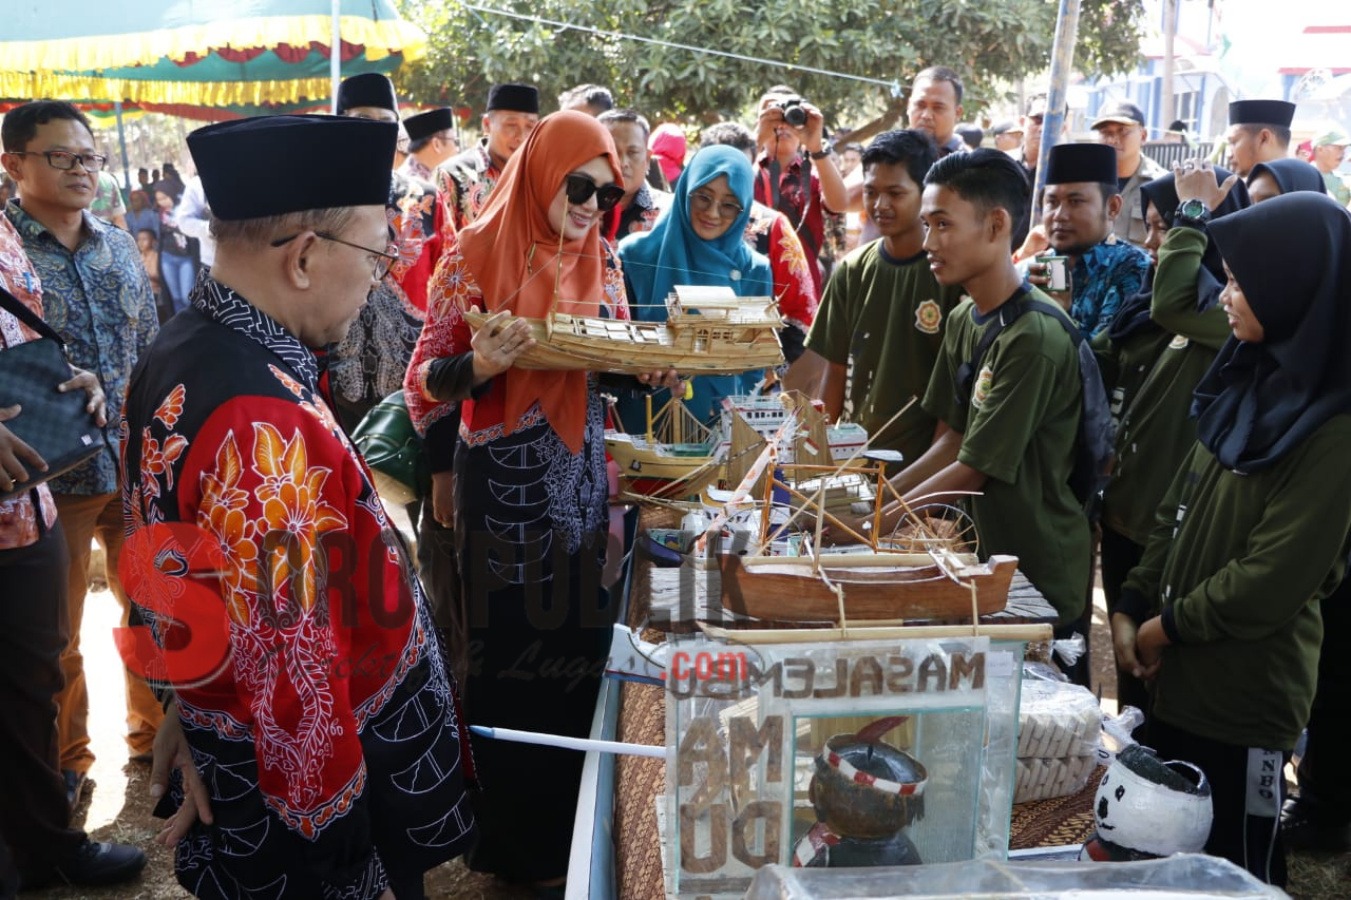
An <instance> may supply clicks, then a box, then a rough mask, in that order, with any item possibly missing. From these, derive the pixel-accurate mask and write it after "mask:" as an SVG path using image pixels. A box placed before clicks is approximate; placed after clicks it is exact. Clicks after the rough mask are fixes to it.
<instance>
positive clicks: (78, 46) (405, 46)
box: [0, 0, 427, 115]
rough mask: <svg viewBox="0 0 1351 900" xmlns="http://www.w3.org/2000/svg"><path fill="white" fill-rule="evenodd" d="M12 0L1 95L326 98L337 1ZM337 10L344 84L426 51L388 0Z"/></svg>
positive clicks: (260, 103) (0, 47)
mask: <svg viewBox="0 0 1351 900" xmlns="http://www.w3.org/2000/svg"><path fill="white" fill-rule="evenodd" d="M10 2H11V3H12V4H13V5H14V6H17V7H18V8H17V9H14V8H12V7H11V9H9V10H7V11H6V14H5V17H4V18H5V27H4V29H3V34H4V36H5V38H6V39H5V40H0V97H64V98H67V99H85V98H114V99H118V100H121V101H123V102H134V103H139V104H141V105H142V106H146V105H147V104H154V105H160V106H178V107H187V106H216V107H233V108H235V109H239V110H252V111H257V112H263V111H281V110H276V109H271V108H269V105H278V104H279V105H284V106H293V105H297V104H299V105H305V103H306V101H315V100H318V99H321V98H325V97H328V96H330V94H331V82H330V80H329V67H330V46H331V44H332V43H333V40H332V33H333V17H332V13H333V6H334V0H206V2H202V0H195V2H192V3H184V2H182V0H137V2H135V3H107V2H106V0H97V2H96V0H66V3H65V4H64V6H63V9H62V14H61V15H59V16H54V15H52V14H51V9H50V6H49V5H48V4H47V3H46V2H45V0H10ZM337 7H338V15H339V20H338V21H339V29H340V30H339V33H340V34H341V42H340V60H341V71H342V74H343V75H344V76H348V75H353V74H356V73H358V72H385V73H389V72H393V71H394V70H395V69H397V68H398V67H399V65H401V64H402V63H403V62H404V61H405V60H408V59H417V58H419V57H421V56H422V55H424V54H425V52H426V43H427V42H426V35H424V34H423V33H422V31H421V30H420V29H418V28H417V27H416V26H414V25H412V24H410V23H408V22H406V21H404V20H403V19H401V18H400V17H399V14H398V10H397V9H396V8H395V6H394V3H393V0H337ZM310 105H313V104H310ZM239 114H241V115H245V114H248V113H247V112H241V113H239Z"/></svg>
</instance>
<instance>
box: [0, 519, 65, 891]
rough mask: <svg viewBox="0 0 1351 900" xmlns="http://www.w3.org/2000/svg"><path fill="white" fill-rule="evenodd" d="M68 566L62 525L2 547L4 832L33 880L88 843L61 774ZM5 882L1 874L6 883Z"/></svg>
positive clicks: (0, 823)
mask: <svg viewBox="0 0 1351 900" xmlns="http://www.w3.org/2000/svg"><path fill="white" fill-rule="evenodd" d="M68 565H69V562H68V556H67V552H66V541H65V538H64V536H63V535H62V533H61V525H60V523H59V522H58V523H57V524H56V526H55V527H53V528H52V530H51V531H49V532H47V533H46V534H45V535H43V536H42V538H41V539H40V540H39V541H38V542H37V543H35V544H32V545H31V546H28V547H22V548H19V549H17V550H0V771H2V772H4V787H3V789H0V837H3V839H4V842H5V843H6V844H7V845H8V846H9V850H10V853H11V854H12V856H13V862H12V868H16V869H17V870H18V872H20V873H29V874H30V875H31V876H35V877H40V876H42V875H45V874H47V870H48V869H49V868H50V867H51V865H52V864H53V863H54V862H55V861H56V860H57V859H59V858H61V857H62V856H65V855H66V854H68V853H70V852H71V851H73V850H74V849H76V848H77V847H79V846H80V844H81V842H83V840H84V832H82V831H79V830H77V829H73V828H71V827H70V807H69V806H68V805H67V803H66V788H65V784H64V782H63V781H62V780H61V775H60V774H59V772H58V771H57V746H56V700H55V697H56V694H57V692H59V691H60V690H61V651H62V650H63V649H64V648H65V646H66V641H67V639H68V638H69V636H70V635H69V631H70V625H69V620H68V615H67V609H66V570H67V567H68ZM0 864H2V861H0ZM8 874H9V876H11V877H12V875H13V871H11V872H10V873H8ZM5 880H6V873H4V872H0V884H3V883H4V881H5Z"/></svg>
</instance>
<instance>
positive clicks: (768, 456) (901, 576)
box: [697, 441, 1018, 627]
mask: <svg viewBox="0 0 1351 900" xmlns="http://www.w3.org/2000/svg"><path fill="white" fill-rule="evenodd" d="M777 453H778V443H777V442H775V441H770V442H769V443H768V445H767V446H766V447H765V449H764V450H763V451H762V453H761V454H760V457H759V458H758V459H757V460H756V462H755V464H754V465H753V466H752V467H751V468H750V470H749V471H748V472H747V473H746V476H745V477H744V478H743V479H742V482H741V484H740V485H738V487H737V489H736V490H735V491H734V492H733V496H732V497H731V498H730V499H729V500H728V502H727V503H726V504H725V505H724V509H723V512H722V513H721V514H720V515H719V516H717V517H715V518H714V520H713V522H712V523H711V524H710V526H709V529H708V531H707V532H706V533H705V535H704V537H703V538H701V539H700V542H699V543H698V544H697V549H698V550H700V551H702V550H703V549H704V544H703V541H704V540H705V539H707V538H708V537H710V536H716V535H718V534H720V532H721V528H722V524H723V522H724V521H726V519H727V518H728V517H730V516H733V515H736V514H737V513H738V511H739V510H741V509H743V508H744V507H745V506H746V505H752V506H758V508H759V509H760V510H761V513H762V518H761V525H760V530H759V543H758V545H757V549H756V550H755V551H754V552H753V553H752V554H750V555H744V556H743V555H738V554H734V553H721V554H716V555H715V556H714V558H715V559H716V565H717V567H718V569H719V572H720V575H721V579H720V580H721V594H722V597H721V599H722V604H723V606H724V607H725V608H727V609H729V610H731V611H733V612H736V613H740V614H742V615H747V616H752V617H754V618H757V619H765V620H773V621H781V622H832V621H833V622H838V623H839V624H840V626H841V627H847V625H848V623H850V622H854V623H856V624H857V623H859V622H861V621H867V622H878V621H897V620H911V619H945V620H963V619H965V620H968V621H971V620H974V619H976V618H977V617H978V616H980V615H986V614H989V613H993V612H998V611H999V610H1002V609H1003V608H1004V607H1005V606H1006V605H1007V603H1008V593H1009V585H1010V583H1011V582H1012V580H1013V575H1014V572H1015V571H1016V570H1017V568H1018V558H1017V557H1015V556H992V557H991V558H990V559H989V560H988V561H986V562H984V563H982V562H980V561H979V559H978V557H977V556H976V555H975V554H974V553H972V552H970V549H971V548H970V546H969V545H968V543H967V538H968V535H965V534H962V533H956V534H953V533H947V532H945V531H944V530H943V529H942V528H941V527H935V526H934V525H933V524H931V523H929V522H928V521H927V519H926V517H925V516H922V515H919V514H918V513H919V512H922V511H923V509H922V508H921V509H920V510H912V509H910V508H909V507H905V504H904V501H903V500H901V498H900V497H899V495H897V494H896V492H895V490H894V488H892V487H891V485H890V483H889V482H888V481H887V480H886V478H885V474H884V471H883V468H882V466H880V465H877V466H875V469H874V472H873V474H875V476H876V478H877V481H878V484H877V491H876V494H875V498H874V506H873V515H872V520H871V528H870V529H868V534H867V535H866V536H865V535H861V534H859V533H857V532H856V531H854V530H853V529H852V528H850V527H849V526H848V525H847V524H846V523H845V522H842V521H841V520H839V519H838V518H836V517H835V516H834V515H832V514H831V513H829V512H828V511H827V510H826V509H825V508H824V506H823V505H822V504H821V503H820V496H819V494H818V495H817V496H807V495H804V494H802V493H801V492H799V491H798V490H797V489H796V488H795V487H793V486H792V485H791V484H787V483H785V482H783V481H780V480H779V479H778V478H776V477H775V475H774V472H775V457H776V455H777ZM762 476H763V478H762ZM757 484H762V485H763V488H762V490H763V495H762V499H761V500H760V501H759V502H757V501H756V500H753V499H752V492H753V491H754V490H755V488H756V486H757ZM777 492H787V493H788V494H790V495H792V496H794V497H795V499H797V500H798V501H800V502H801V506H800V507H799V508H798V509H797V510H796V511H795V512H794V513H793V514H792V516H791V517H790V518H789V520H788V522H786V523H782V524H778V525H777V526H776V527H774V528H773V529H771V527H770V524H769V522H770V509H771V507H772V505H773V497H774V495H775V493H777ZM888 492H890V496H892V497H895V498H896V499H897V500H898V501H899V502H901V504H902V506H903V507H905V512H906V515H905V518H903V519H902V523H903V525H904V526H905V533H904V535H903V536H899V537H898V536H897V535H896V534H895V533H893V535H892V536H891V537H889V538H888V539H886V540H881V539H879V537H878V533H879V530H880V528H881V524H882V506H883V497H884V496H886V495H887V494H888ZM803 513H807V514H809V515H810V516H811V520H809V521H810V524H812V525H813V526H814V527H813V528H812V529H811V530H810V531H809V532H808V533H809V534H810V536H811V537H812V538H813V539H812V540H809V541H806V542H804V544H805V547H806V552H805V553H804V554H803V555H800V556H765V555H761V554H762V553H764V548H766V547H769V546H771V545H772V544H773V543H774V542H775V541H776V540H777V539H779V538H780V536H781V535H782V534H783V533H784V531H785V530H786V529H787V528H789V527H790V526H791V524H792V521H793V520H794V519H796V518H798V517H800V516H801V515H802V514H803ZM826 524H829V525H830V526H831V528H832V529H839V530H840V532H841V533H842V534H845V535H847V536H849V537H852V538H853V539H855V540H857V541H858V542H859V544H860V545H861V547H860V548H858V549H851V550H844V551H843V552H839V553H835V552H826V551H823V549H822V543H821V535H822V531H823V529H824V526H825V525H826ZM803 530H804V531H807V529H803Z"/></svg>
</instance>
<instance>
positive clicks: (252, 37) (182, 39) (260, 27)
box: [0, 16, 427, 102]
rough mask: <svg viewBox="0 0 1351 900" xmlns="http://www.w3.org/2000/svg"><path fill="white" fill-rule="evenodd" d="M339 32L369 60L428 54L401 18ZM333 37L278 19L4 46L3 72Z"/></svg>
mask: <svg viewBox="0 0 1351 900" xmlns="http://www.w3.org/2000/svg"><path fill="white" fill-rule="evenodd" d="M339 28H340V33H341V34H342V39H343V40H344V41H346V42H347V43H349V44H361V45H363V46H365V48H366V58H367V59H369V60H371V61H376V60H379V59H383V58H384V57H386V56H389V55H390V54H391V53H399V52H402V53H403V55H404V59H407V60H414V59H420V58H421V57H423V56H425V55H426V53H427V35H426V34H425V33H423V31H422V29H420V28H418V27H417V26H416V25H413V24H412V23H411V22H407V21H404V20H403V19H390V20H386V21H379V22H377V21H374V20H372V19H368V18H364V17H361V16H341V17H340V18H339ZM332 33H333V20H332V19H331V18H330V17H329V16H277V17H272V18H264V19H249V20H241V21H237V22H230V21H225V22H220V23H216V24H201V25H185V26H183V27H181V28H166V29H162V30H158V31H150V32H140V33H137V34H126V35H119V34H106V35H98V36H94V37H79V38H63V39H59V40H48V41H0V72H34V73H42V72H51V71H54V70H55V71H67V72H86V71H91V70H99V69H113V68H118V67H120V66H135V65H146V66H148V65H153V64H154V63H156V62H158V61H159V60H160V59H163V58H164V57H166V56H167V57H169V58H170V59H173V60H182V59H186V58H187V56H188V54H190V53H196V54H198V55H206V52H207V51H208V50H210V49H215V48H218V47H235V48H240V49H244V48H249V47H275V46H277V45H278V44H290V45H292V46H300V47H304V46H308V45H309V43H310V42H311V41H317V42H319V43H321V44H323V45H325V46H327V45H328V43H329V41H330V40H331V39H332ZM166 102H179V101H166ZM184 102H186V101H184Z"/></svg>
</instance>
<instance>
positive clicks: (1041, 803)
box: [1009, 766, 1107, 850]
mask: <svg viewBox="0 0 1351 900" xmlns="http://www.w3.org/2000/svg"><path fill="white" fill-rule="evenodd" d="M1106 771H1107V769H1106V768H1105V767H1104V766H1098V767H1097V768H1096V769H1094V770H1093V774H1092V775H1090V776H1088V784H1086V785H1084V787H1083V789H1082V790H1080V791H1079V792H1078V793H1077V794H1070V795H1069V796H1068V797H1053V798H1051V799H1050V800H1037V801H1034V802H1032V803H1019V804H1017V805H1015V806H1014V807H1013V821H1012V822H1011V823H1010V825H1009V849H1010V850H1027V849H1028V848H1031V847H1061V846H1064V845H1066V844H1082V843H1083V842H1084V841H1086V840H1088V839H1089V838H1090V837H1092V836H1093V828H1094V824H1093V796H1094V794H1096V793H1097V792H1098V782H1099V781H1102V776H1103V774H1104V773H1105V772H1106Z"/></svg>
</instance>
